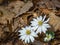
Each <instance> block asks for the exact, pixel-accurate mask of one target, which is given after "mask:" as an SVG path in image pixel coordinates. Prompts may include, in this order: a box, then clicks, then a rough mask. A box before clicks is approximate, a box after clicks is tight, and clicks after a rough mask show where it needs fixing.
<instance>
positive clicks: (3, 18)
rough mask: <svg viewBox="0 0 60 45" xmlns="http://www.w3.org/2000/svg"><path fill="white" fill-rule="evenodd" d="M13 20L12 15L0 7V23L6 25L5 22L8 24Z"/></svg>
mask: <svg viewBox="0 0 60 45" xmlns="http://www.w3.org/2000/svg"><path fill="white" fill-rule="evenodd" d="M13 18H14V14H13V13H11V12H9V11H8V10H6V9H5V8H4V7H0V23H1V24H7V20H8V21H9V22H10V21H11V20H12V19H13Z"/></svg>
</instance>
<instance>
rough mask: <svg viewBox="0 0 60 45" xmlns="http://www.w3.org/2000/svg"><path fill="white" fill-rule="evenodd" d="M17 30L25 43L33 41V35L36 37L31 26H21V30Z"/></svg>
mask: <svg viewBox="0 0 60 45" xmlns="http://www.w3.org/2000/svg"><path fill="white" fill-rule="evenodd" d="M19 32H20V34H19V36H20V39H22V41H24V42H25V43H30V42H34V40H35V39H34V37H38V35H37V34H36V33H35V32H34V31H33V29H32V27H31V26H26V27H25V28H22V30H19Z"/></svg>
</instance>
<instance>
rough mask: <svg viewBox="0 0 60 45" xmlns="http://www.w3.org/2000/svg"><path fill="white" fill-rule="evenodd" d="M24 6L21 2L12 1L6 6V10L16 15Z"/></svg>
mask: <svg viewBox="0 0 60 45" xmlns="http://www.w3.org/2000/svg"><path fill="white" fill-rule="evenodd" d="M24 4H25V3H24V2H23V1H14V2H11V3H10V4H8V7H7V9H8V10H10V11H11V12H13V13H15V14H18V13H19V11H20V10H21V8H22V7H23V6H24Z"/></svg>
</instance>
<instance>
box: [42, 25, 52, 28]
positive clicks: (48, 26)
mask: <svg viewBox="0 0 60 45" xmlns="http://www.w3.org/2000/svg"><path fill="white" fill-rule="evenodd" d="M43 26H45V27H46V28H50V27H51V26H50V25H49V24H43Z"/></svg>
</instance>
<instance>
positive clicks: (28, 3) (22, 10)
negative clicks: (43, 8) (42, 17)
mask: <svg viewBox="0 0 60 45" xmlns="http://www.w3.org/2000/svg"><path fill="white" fill-rule="evenodd" d="M32 6H33V3H32V2H31V1H28V2H27V3H26V4H25V5H24V6H23V7H22V8H21V10H20V12H19V14H17V15H16V17H17V16H19V15H21V14H23V13H26V12H27V11H28V10H29V9H30V8H31V7H32Z"/></svg>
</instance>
